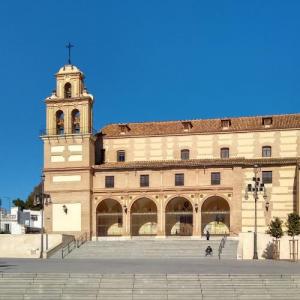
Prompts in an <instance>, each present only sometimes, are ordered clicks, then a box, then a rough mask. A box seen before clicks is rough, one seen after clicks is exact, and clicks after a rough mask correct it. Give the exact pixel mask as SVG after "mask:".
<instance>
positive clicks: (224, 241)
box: [218, 234, 227, 260]
mask: <svg viewBox="0 0 300 300" xmlns="http://www.w3.org/2000/svg"><path fill="white" fill-rule="evenodd" d="M226 240H227V235H226V234H224V236H223V237H222V239H221V242H220V245H219V250H218V257H219V260H220V259H221V254H222V251H223V249H224V247H225V244H226Z"/></svg>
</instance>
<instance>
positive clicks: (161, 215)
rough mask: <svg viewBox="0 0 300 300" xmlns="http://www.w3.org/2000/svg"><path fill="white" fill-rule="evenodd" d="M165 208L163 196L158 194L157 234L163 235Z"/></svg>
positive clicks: (164, 233)
mask: <svg viewBox="0 0 300 300" xmlns="http://www.w3.org/2000/svg"><path fill="white" fill-rule="evenodd" d="M165 235H166V232H165V209H164V202H163V196H159V203H158V211H157V236H161V237H165Z"/></svg>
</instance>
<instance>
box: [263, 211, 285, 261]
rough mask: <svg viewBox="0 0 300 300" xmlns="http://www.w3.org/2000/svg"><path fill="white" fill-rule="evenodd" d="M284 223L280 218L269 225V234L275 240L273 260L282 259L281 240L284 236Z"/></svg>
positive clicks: (276, 218)
mask: <svg viewBox="0 0 300 300" xmlns="http://www.w3.org/2000/svg"><path fill="white" fill-rule="evenodd" d="M282 223H283V221H281V220H280V219H279V218H278V217H275V218H274V220H272V221H271V223H270V224H269V228H268V230H267V233H268V234H270V235H271V236H272V237H274V238H275V240H274V241H273V251H272V252H273V258H274V259H279V258H280V240H279V239H280V238H281V237H282V236H283V230H282Z"/></svg>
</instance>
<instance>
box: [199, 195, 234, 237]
mask: <svg viewBox="0 0 300 300" xmlns="http://www.w3.org/2000/svg"><path fill="white" fill-rule="evenodd" d="M201 231H202V233H203V234H206V232H207V231H208V232H209V233H210V234H212V235H223V234H229V232H230V207H229V204H228V202H227V201H226V200H225V199H224V198H222V197H219V196H212V197H209V198H208V199H206V200H205V201H204V203H203V204H202V207H201Z"/></svg>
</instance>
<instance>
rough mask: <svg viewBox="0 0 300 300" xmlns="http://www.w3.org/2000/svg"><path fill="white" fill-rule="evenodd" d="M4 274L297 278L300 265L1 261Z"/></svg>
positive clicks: (265, 262)
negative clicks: (269, 275)
mask: <svg viewBox="0 0 300 300" xmlns="http://www.w3.org/2000/svg"><path fill="white" fill-rule="evenodd" d="M0 272H4V273H7V272H9V273H98V274H99V273H101V274H132V273H133V274H166V273H169V274H300V263H299V262H297V263H293V262H290V261H274V260H262V261H252V260H244V261H241V260H221V261H219V260H214V259H210V258H207V259H146V260H145V259H91V260H89V259H82V260H81V259H68V260H61V259H51V260H40V259H5V258H0Z"/></svg>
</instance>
